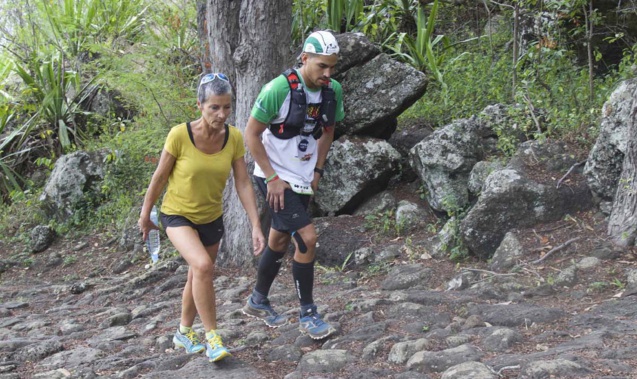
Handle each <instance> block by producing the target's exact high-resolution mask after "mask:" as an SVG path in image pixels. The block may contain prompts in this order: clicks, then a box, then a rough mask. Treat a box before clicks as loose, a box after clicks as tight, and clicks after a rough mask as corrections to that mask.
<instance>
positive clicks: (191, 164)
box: [161, 124, 245, 224]
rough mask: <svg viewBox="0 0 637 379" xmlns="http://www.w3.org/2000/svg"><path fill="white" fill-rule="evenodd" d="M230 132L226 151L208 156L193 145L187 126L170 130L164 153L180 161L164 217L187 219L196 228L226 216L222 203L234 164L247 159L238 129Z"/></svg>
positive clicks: (171, 181)
mask: <svg viewBox="0 0 637 379" xmlns="http://www.w3.org/2000/svg"><path fill="white" fill-rule="evenodd" d="M228 131H229V136H228V142H227V143H226V145H225V146H224V147H223V149H221V151H219V152H217V153H214V154H206V153H203V152H201V151H200V150H199V149H197V148H196V147H195V146H194V145H193V143H192V141H191V140H190V137H189V136H188V129H187V127H186V124H180V125H177V126H175V127H173V128H172V129H171V130H170V132H169V133H168V137H167V138H166V143H165V144H164V150H166V151H167V152H168V153H170V155H172V156H173V157H175V158H176V161H175V166H174V167H173V170H172V172H171V173H170V177H169V178H168V187H167V188H166V194H165V195H164V199H163V201H162V206H161V211H162V213H165V214H168V215H179V216H183V217H186V218H187V219H189V220H190V221H192V222H193V223H195V224H207V223H209V222H212V221H214V220H216V219H217V218H219V217H220V216H221V215H222V214H223V207H222V203H221V200H222V196H223V189H224V188H225V185H226V180H227V179H228V176H229V175H230V170H231V168H232V162H233V161H234V160H235V159H239V158H241V157H243V156H244V155H245V147H244V145H243V137H242V135H241V132H240V131H239V130H238V129H237V128H235V127H234V126H229V128H228Z"/></svg>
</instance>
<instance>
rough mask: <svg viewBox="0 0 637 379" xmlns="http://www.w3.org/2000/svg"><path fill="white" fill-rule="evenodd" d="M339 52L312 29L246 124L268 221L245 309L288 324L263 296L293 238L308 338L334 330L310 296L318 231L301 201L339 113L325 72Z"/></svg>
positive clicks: (338, 91) (339, 101) (339, 96)
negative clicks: (295, 61) (293, 64)
mask: <svg viewBox="0 0 637 379" xmlns="http://www.w3.org/2000/svg"><path fill="white" fill-rule="evenodd" d="M338 52H339V47H338V43H337V42H336V39H335V38H334V36H333V35H332V34H331V33H329V32H326V31H319V32H314V33H312V34H310V36H309V37H308V38H307V39H306V40H305V43H304V44H303V52H302V53H301V56H300V58H301V64H302V66H301V68H300V69H299V70H298V71H296V70H288V71H286V72H285V73H284V74H283V75H281V76H279V77H277V78H275V79H274V80H272V81H270V82H269V83H268V84H266V85H265V86H264V87H263V89H262V90H261V93H260V94H259V96H258V98H257V100H256V102H255V104H254V107H253V108H252V112H251V116H250V118H249V120H248V124H247V126H246V130H245V140H246V144H247V146H248V149H249V150H250V153H251V154H252V156H253V157H254V160H255V163H256V164H255V168H254V176H255V179H256V181H257V184H258V186H259V189H260V190H261V193H263V194H264V195H265V198H266V201H267V203H268V205H269V207H270V213H271V215H272V227H271V228H270V234H269V238H268V246H267V248H266V249H265V251H264V252H263V255H262V256H261V260H260V261H259V268H258V274H257V283H256V285H255V288H254V290H253V292H252V295H251V296H250V298H249V299H248V302H247V304H246V305H245V307H243V312H244V313H245V314H247V315H249V316H252V317H256V318H259V319H262V320H263V321H264V322H265V323H266V324H267V325H268V326H270V327H275V328H276V327H279V326H281V325H284V324H285V323H287V317H285V316H283V315H279V314H278V313H276V312H275V311H274V309H273V308H272V307H271V306H270V302H269V301H268V294H269V291H270V287H271V286H272V283H273V281H274V279H275V278H276V276H277V274H278V272H279V269H280V267H281V263H282V261H283V257H284V255H285V252H286V251H287V248H288V246H289V244H290V241H291V240H292V237H294V244H295V248H296V249H295V252H294V258H293V261H292V277H293V279H294V285H295V287H296V292H297V295H298V298H299V301H300V304H301V310H300V314H299V323H300V327H299V328H300V330H301V332H303V333H305V334H308V335H309V336H310V337H312V338H313V339H322V338H325V337H327V336H329V335H330V334H332V333H333V332H334V328H333V327H332V326H330V325H329V324H328V323H326V322H324V321H323V319H322V318H321V315H320V314H319V313H318V312H317V308H316V305H315V304H314V299H313V297H312V290H313V287H314V259H315V250H316V238H317V236H316V229H315V228H314V225H313V224H312V220H311V219H310V216H309V215H308V213H307V207H308V204H309V202H310V198H311V196H312V195H313V193H314V191H316V190H317V188H318V183H319V180H320V179H321V176H322V175H323V165H324V163H325V159H326V157H327V152H328V150H329V148H330V146H331V144H332V141H333V140H334V125H335V123H336V122H337V121H341V120H342V119H343V118H344V116H345V112H344V110H343V91H342V88H341V85H340V84H339V83H338V82H337V81H335V80H333V79H331V78H330V77H331V74H332V72H333V71H334V67H335V66H336V62H337V60H338Z"/></svg>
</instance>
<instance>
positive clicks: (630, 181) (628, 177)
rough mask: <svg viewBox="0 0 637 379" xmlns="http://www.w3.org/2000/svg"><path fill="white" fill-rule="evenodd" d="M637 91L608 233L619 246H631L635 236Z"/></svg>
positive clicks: (636, 223) (634, 95)
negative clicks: (636, 118)
mask: <svg viewBox="0 0 637 379" xmlns="http://www.w3.org/2000/svg"><path fill="white" fill-rule="evenodd" d="M636 96H637V91H635V93H633V95H632V99H633V101H632V104H631V120H630V128H629V134H628V138H629V139H628V143H627V145H626V154H625V155H624V162H623V166H622V174H621V177H620V179H619V182H618V183H617V193H616V194H615V200H614V202H613V210H612V212H611V215H610V218H609V220H608V235H609V236H610V237H611V239H612V240H613V242H615V243H617V244H618V245H621V246H632V245H634V244H635V237H637V123H636V122H635V117H636V115H637V101H636V100H635V99H636Z"/></svg>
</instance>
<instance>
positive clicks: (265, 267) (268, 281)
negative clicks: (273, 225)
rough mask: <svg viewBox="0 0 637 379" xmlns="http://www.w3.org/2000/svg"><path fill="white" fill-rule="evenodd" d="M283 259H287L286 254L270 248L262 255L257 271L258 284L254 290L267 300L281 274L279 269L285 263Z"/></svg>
mask: <svg viewBox="0 0 637 379" xmlns="http://www.w3.org/2000/svg"><path fill="white" fill-rule="evenodd" d="M283 257H285V252H283V253H279V252H276V251H273V250H272V249H270V246H268V247H266V248H265V250H264V251H263V254H262V255H261V260H260V261H259V268H258V270H257V284H256V285H255V286H254V289H255V290H256V291H257V292H259V293H260V294H262V295H263V296H264V297H266V298H267V297H268V293H269V292H270V287H272V283H273V282H274V279H275V278H276V276H277V274H278V273H279V269H280V268H281V264H282V263H283Z"/></svg>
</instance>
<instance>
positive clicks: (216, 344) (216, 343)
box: [206, 332, 232, 362]
mask: <svg viewBox="0 0 637 379" xmlns="http://www.w3.org/2000/svg"><path fill="white" fill-rule="evenodd" d="M231 355H232V354H230V352H229V351H228V349H226V348H225V347H223V343H222V342H221V336H219V335H218V334H217V333H216V332H213V335H212V337H210V338H208V339H207V340H206V356H208V358H209V359H210V362H217V361H220V360H222V359H223V358H225V357H229V356H231Z"/></svg>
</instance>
